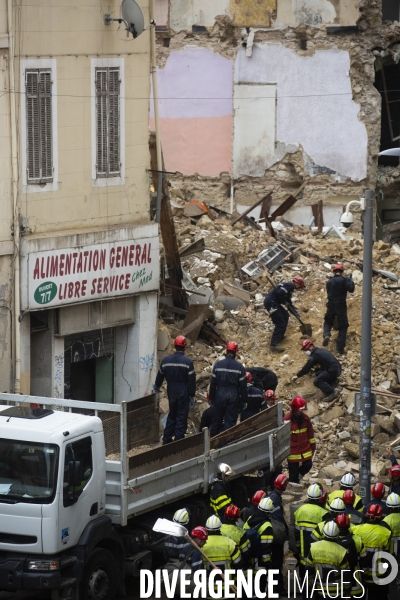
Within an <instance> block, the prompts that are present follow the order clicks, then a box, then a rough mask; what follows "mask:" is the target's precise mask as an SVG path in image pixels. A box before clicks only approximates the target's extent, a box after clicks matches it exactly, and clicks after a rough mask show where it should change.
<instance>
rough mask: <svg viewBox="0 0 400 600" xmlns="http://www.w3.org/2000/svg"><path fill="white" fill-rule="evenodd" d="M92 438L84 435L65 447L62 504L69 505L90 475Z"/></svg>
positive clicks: (72, 502) (81, 490)
mask: <svg viewBox="0 0 400 600" xmlns="http://www.w3.org/2000/svg"><path fill="white" fill-rule="evenodd" d="M92 473H93V459H92V438H91V437H86V438H83V439H82V440H78V441H77V442H73V443H72V444H68V446H67V447H66V448H65V461H64V483H63V504H64V506H71V505H72V504H74V502H76V500H77V498H78V497H79V496H80V495H81V494H82V492H83V490H84V488H85V486H86V484H87V483H88V481H89V479H90V478H91V477H92Z"/></svg>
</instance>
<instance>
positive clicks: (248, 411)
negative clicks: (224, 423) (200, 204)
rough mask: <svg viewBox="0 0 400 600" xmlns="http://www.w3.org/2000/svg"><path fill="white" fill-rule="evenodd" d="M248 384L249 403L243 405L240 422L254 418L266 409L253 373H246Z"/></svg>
mask: <svg viewBox="0 0 400 600" xmlns="http://www.w3.org/2000/svg"><path fill="white" fill-rule="evenodd" d="M246 383H247V402H246V404H244V405H243V408H242V410H241V412H240V421H245V420H246V419H249V418H250V417H254V415H257V414H258V413H259V412H260V411H261V410H263V409H264V408H266V404H265V403H264V395H263V393H262V391H261V390H260V389H259V388H256V387H254V385H253V376H252V374H251V373H249V372H248V371H246Z"/></svg>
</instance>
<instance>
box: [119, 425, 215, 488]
mask: <svg viewBox="0 0 400 600" xmlns="http://www.w3.org/2000/svg"><path fill="white" fill-rule="evenodd" d="M203 440H204V436H203V434H202V433H197V434H195V435H191V436H189V437H186V438H184V439H183V440H179V441H178V442H172V444H167V445H165V446H160V447H159V448H154V449H153V450H148V451H147V452H142V453H141V454H136V455H135V456H131V457H130V458H129V476H130V477H131V478H134V477H139V476H140V475H145V474H146V473H151V471H152V470H159V469H164V468H166V467H170V466H172V465H174V464H176V463H178V462H181V461H184V460H189V459H190V458H194V457H195V456H201V454H202V453H203V450H204V448H203V444H204V441H203Z"/></svg>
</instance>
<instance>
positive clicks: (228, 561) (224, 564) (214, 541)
mask: <svg viewBox="0 0 400 600" xmlns="http://www.w3.org/2000/svg"><path fill="white" fill-rule="evenodd" d="M221 527H222V523H221V520H220V519H219V518H218V517H217V516H216V515H212V516H211V517H209V518H208V519H207V521H206V529H207V532H208V539H207V542H206V544H205V545H204V546H203V552H204V554H205V555H206V556H208V558H209V559H210V560H211V561H212V562H213V563H214V564H215V566H216V567H217V568H218V569H221V571H222V572H224V571H225V570H227V569H229V570H230V569H232V570H239V569H241V567H242V557H241V554H240V550H239V548H238V547H237V545H236V544H235V542H234V541H233V540H231V539H229V538H227V537H225V536H224V535H222V534H221ZM203 568H204V569H207V571H208V573H210V572H211V565H210V563H209V562H208V561H206V560H205V559H203ZM222 590H223V591H222V596H224V583H223V582H222ZM214 591H215V592H217V591H218V588H217V586H215V587H214Z"/></svg>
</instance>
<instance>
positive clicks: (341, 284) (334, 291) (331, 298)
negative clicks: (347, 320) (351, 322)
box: [326, 275, 354, 306]
mask: <svg viewBox="0 0 400 600" xmlns="http://www.w3.org/2000/svg"><path fill="white" fill-rule="evenodd" d="M326 291H327V293H328V306H332V305H334V304H342V305H343V304H346V296H347V292H350V294H352V293H353V292H354V281H353V280H352V279H350V278H349V277H343V276H342V275H334V276H333V277H331V279H328V281H327V282H326Z"/></svg>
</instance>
